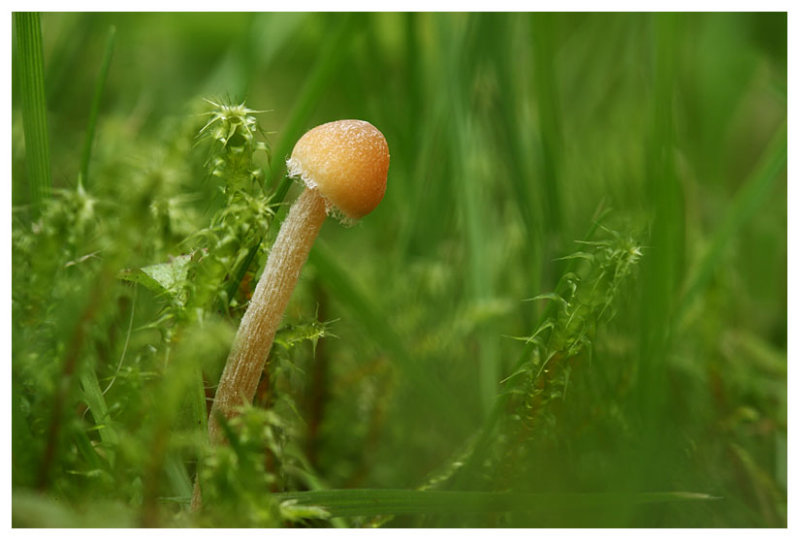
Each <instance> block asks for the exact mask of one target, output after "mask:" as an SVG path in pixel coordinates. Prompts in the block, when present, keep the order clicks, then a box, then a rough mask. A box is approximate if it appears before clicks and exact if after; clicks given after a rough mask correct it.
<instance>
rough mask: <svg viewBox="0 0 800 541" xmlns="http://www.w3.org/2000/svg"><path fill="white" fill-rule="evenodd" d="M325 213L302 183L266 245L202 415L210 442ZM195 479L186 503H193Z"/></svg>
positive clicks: (250, 380)
mask: <svg viewBox="0 0 800 541" xmlns="http://www.w3.org/2000/svg"><path fill="white" fill-rule="evenodd" d="M326 216H327V214H326V211H325V201H324V200H323V199H322V197H321V196H320V195H319V192H318V191H317V190H310V189H306V190H304V191H303V193H302V194H300V197H298V198H297V200H296V201H295V203H294V204H293V205H292V208H291V210H290V211H289V215H288V216H287V217H286V221H284V222H283V225H282V226H281V230H280V232H279V233H278V238H277V239H276V240H275V244H274V245H273V246H272V251H271V252H270V254H269V258H268V259H267V265H266V267H265V268H264V273H263V274H262V275H261V279H260V280H259V281H258V285H257V286H256V290H255V292H254V293H253V298H252V299H251V300H250V305H249V306H248V307H247V311H246V312H245V314H244V316H243V317H242V321H241V323H240V324H239V330H238V331H237V333H236V337H235V338H234V340H233V346H232V347H231V352H230V355H229V356H228V361H227V363H226V364H225V369H224V370H223V372H222V377H221V378H220V381H219V386H218V387H217V393H216V396H215V397H214V405H213V406H212V408H211V415H210V416H209V419H208V436H209V440H210V442H211V444H212V445H217V444H220V443H222V442H223V440H224V433H223V432H222V430H221V427H220V423H219V420H218V419H219V417H218V416H219V415H222V416H224V417H225V418H226V419H229V418H231V417H233V416H234V415H235V413H236V408H237V407H239V406H241V405H243V404H247V403H250V402H252V400H253V395H254V394H255V392H256V388H257V387H258V380H259V378H260V377H261V373H262V371H263V370H264V365H265V364H266V361H267V357H268V355H269V351H270V349H271V348H272V342H273V340H274V338H275V332H276V331H277V330H278V324H279V323H280V321H281V318H282V317H283V313H284V311H285V310H286V306H287V305H288V304H289V299H290V297H291V296H292V291H293V290H294V287H295V285H296V284H297V279H298V277H299V276H300V269H301V268H302V267H303V264H304V263H305V261H306V259H307V258H308V253H309V251H310V250H311V245H312V244H313V243H314V239H316V238H317V233H319V230H320V227H322V222H324V221H325V217H326ZM199 503H200V502H199V490H198V488H197V485H195V495H194V496H193V498H192V508H193V509H196V508H197V507H198V506H199Z"/></svg>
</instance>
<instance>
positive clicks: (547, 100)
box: [531, 13, 563, 241]
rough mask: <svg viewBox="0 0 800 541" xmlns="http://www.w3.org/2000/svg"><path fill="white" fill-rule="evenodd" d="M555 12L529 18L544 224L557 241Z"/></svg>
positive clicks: (559, 146) (559, 137) (558, 181)
mask: <svg viewBox="0 0 800 541" xmlns="http://www.w3.org/2000/svg"><path fill="white" fill-rule="evenodd" d="M556 17H557V15H556V14H552V13H551V14H536V15H534V16H533V18H532V21H531V34H532V37H533V77H534V80H533V85H534V88H535V89H536V97H537V99H536V105H537V110H538V112H539V128H540V130H541V138H542V142H541V144H542V168H541V174H542V178H541V179H540V183H541V186H542V187H543V191H544V205H543V206H542V209H541V210H542V213H543V215H544V220H543V223H544V227H545V230H546V231H547V232H548V234H549V235H550V236H551V237H552V238H551V239H550V240H555V241H558V239H559V236H560V235H561V232H562V231H563V223H562V222H563V218H562V209H561V193H560V192H561V189H560V186H561V166H560V161H561V154H562V150H561V149H562V146H563V135H562V129H561V113H560V103H559V101H558V95H559V94H558V89H557V88H556V82H557V80H558V79H557V78H556V71H555V53H556V51H555V47H554V36H553V25H554V24H555V23H556V22H557V20H558V19H556Z"/></svg>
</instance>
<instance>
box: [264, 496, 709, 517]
mask: <svg viewBox="0 0 800 541" xmlns="http://www.w3.org/2000/svg"><path fill="white" fill-rule="evenodd" d="M277 497H278V499H279V500H280V501H281V503H282V505H284V506H288V507H295V506H296V507H310V506H313V507H317V508H320V509H323V510H324V511H326V512H327V513H329V516H331V517H355V516H375V515H430V514H443V513H453V514H473V513H504V512H514V511H515V512H526V511H538V512H540V511H543V510H559V509H580V508H587V507H590V508H595V507H600V508H603V507H609V506H618V505H643V504H658V503H673V502H691V501H709V500H715V499H717V498H715V497H714V496H711V495H709V494H701V493H694V492H644V493H633V494H626V493H562V494H558V493H555V494H553V493H513V492H461V491H427V492H421V491H417V490H393V489H355V490H350V489H341V490H319V491H312V492H286V493H283V494H279V495H277Z"/></svg>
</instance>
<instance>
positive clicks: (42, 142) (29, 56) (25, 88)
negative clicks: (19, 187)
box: [14, 13, 51, 216]
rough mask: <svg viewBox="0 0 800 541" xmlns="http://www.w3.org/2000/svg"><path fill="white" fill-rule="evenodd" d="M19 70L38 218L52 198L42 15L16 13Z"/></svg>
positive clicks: (28, 160)
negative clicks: (45, 204)
mask: <svg viewBox="0 0 800 541" xmlns="http://www.w3.org/2000/svg"><path fill="white" fill-rule="evenodd" d="M14 23H15V28H16V38H17V70H18V71H19V74H20V86H21V88H20V91H21V94H22V117H23V124H24V126H25V149H26V163H27V168H28V175H29V178H28V183H29V186H30V194H31V205H32V207H33V212H34V216H36V215H38V213H39V211H40V209H41V205H42V202H43V201H44V200H45V199H47V198H48V197H50V189H51V180H50V147H49V145H48V137H47V103H46V101H45V92H44V60H43V55H42V28H41V22H40V17H39V14H38V13H15V14H14Z"/></svg>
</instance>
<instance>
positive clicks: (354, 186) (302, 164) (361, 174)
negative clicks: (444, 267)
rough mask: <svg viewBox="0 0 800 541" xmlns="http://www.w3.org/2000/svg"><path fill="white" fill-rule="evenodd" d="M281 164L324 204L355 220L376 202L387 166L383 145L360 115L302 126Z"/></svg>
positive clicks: (371, 208) (383, 189)
mask: <svg viewBox="0 0 800 541" xmlns="http://www.w3.org/2000/svg"><path fill="white" fill-rule="evenodd" d="M286 165H287V167H288V170H289V175H290V176H292V177H300V178H301V179H302V180H303V182H304V183H305V184H306V186H307V187H308V188H310V189H318V190H319V192H320V195H322V197H323V198H324V199H325V201H326V204H327V205H328V210H329V212H330V210H331V209H330V207H331V206H332V207H335V209H337V210H338V211H340V212H341V213H343V214H344V215H345V216H346V217H347V218H349V219H351V220H357V219H359V218H361V217H363V216H365V215H366V214H369V213H370V212H372V210H373V209H374V208H375V207H376V206H377V205H378V203H380V202H381V199H383V194H384V192H385V191H386V176H387V173H388V171H389V146H388V145H387V143H386V139H385V138H384V136H383V134H382V133H381V132H380V130H378V129H377V128H376V127H375V126H373V125H372V124H370V123H369V122H366V121H364V120H337V121H335V122H328V123H327V124H322V125H320V126H317V127H316V128H314V129H312V130H310V131H308V132H307V133H306V134H305V135H303V137H301V138H300V140H299V141H298V142H297V144H296V145H295V147H294V150H293V151H292V156H291V158H289V160H287V162H286Z"/></svg>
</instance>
